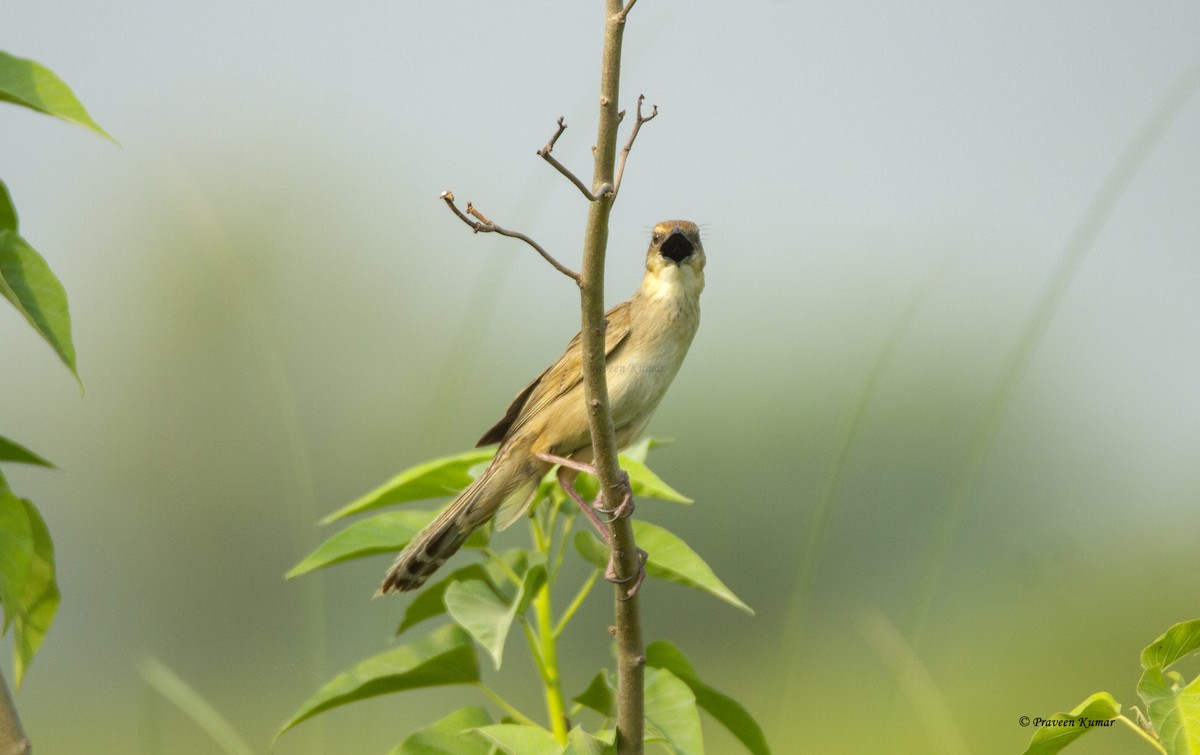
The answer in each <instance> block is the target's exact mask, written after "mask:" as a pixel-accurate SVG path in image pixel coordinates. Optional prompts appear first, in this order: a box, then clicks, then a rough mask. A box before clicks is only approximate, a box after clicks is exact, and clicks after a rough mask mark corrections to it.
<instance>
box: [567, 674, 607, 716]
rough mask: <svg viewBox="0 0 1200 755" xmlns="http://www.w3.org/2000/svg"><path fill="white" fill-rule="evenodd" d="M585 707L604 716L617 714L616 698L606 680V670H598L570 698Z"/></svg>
mask: <svg viewBox="0 0 1200 755" xmlns="http://www.w3.org/2000/svg"><path fill="white" fill-rule="evenodd" d="M571 701H572V702H576V703H579V704H580V705H582V706H584V707H585V708H591V709H592V710H594V711H596V712H597V713H599V714H600V715H602V716H604V717H605V718H612V717H614V716H616V715H617V699H616V694H615V691H614V690H613V688H612V685H611V684H610V683H609V681H608V672H607V671H600V672H599V673H598V674H596V675H595V676H594V677H592V683H591V684H589V685H588V686H587V689H585V690H584V691H583V692H580V693H579V694H578V695H576V696H575V697H572V698H571Z"/></svg>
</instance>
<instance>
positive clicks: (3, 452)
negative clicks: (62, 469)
mask: <svg viewBox="0 0 1200 755" xmlns="http://www.w3.org/2000/svg"><path fill="white" fill-rule="evenodd" d="M0 461H15V462H18V463H21V464H36V465H38V466H40V467H49V468H50V469H54V468H55V467H54V465H53V464H51V463H50V462H48V461H46V460H45V459H43V458H42V457H40V456H38V455H37V454H35V453H34V452H33V451H30V450H29V449H28V448H26V447H25V446H22V445H21V444H20V443H16V442H14V441H11V440H9V439H8V438H5V437H4V436H3V435H0Z"/></svg>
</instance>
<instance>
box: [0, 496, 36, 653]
mask: <svg viewBox="0 0 1200 755" xmlns="http://www.w3.org/2000/svg"><path fill="white" fill-rule="evenodd" d="M33 551H34V547H33V525H32V524H31V523H30V521H29V512H28V510H27V509H26V508H25V504H24V503H22V502H21V499H20V498H17V497H16V496H15V495H14V494H13V492H12V491H11V490H9V489H8V483H7V482H6V481H5V480H4V478H3V477H0V603H3V604H4V630H3V631H5V632H7V631H8V625H9V624H10V623H11V622H12V620H13V619H14V618H15V617H16V615H17V610H18V606H20V605H21V596H22V595H23V594H24V592H25V582H26V580H27V579H28V578H29V570H30V567H31V565H32V563H33Z"/></svg>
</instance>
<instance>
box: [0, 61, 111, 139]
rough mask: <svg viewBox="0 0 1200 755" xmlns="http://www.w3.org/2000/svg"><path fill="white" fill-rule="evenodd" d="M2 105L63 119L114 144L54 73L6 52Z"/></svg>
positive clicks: (0, 66) (0, 71)
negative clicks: (4, 103)
mask: <svg viewBox="0 0 1200 755" xmlns="http://www.w3.org/2000/svg"><path fill="white" fill-rule="evenodd" d="M0 102H11V103H12V104H14V105H21V106H24V107H27V108H29V109H30V110H36V111H38V112H39V113H45V114H46V115H52V116H54V117H55V118H61V119H62V120H64V121H67V122H68V123H74V124H77V125H79V126H83V127H84V128H87V129H91V130H92V131H94V132H96V133H97V134H100V135H101V136H103V137H104V138H105V139H109V140H112V137H111V136H109V135H108V133H107V132H106V131H105V130H104V129H102V128H100V125H99V124H98V123H96V122H95V121H93V120H92V117H91V116H90V115H88V113H87V110H85V109H84V107H83V104H82V103H81V102H80V101H79V100H78V99H76V98H75V94H74V93H73V92H72V91H71V88H70V87H69V86H67V85H66V84H65V83H64V82H63V80H62V79H60V78H58V76H56V75H55V74H54V72H53V71H51V70H50V69H49V68H46V67H45V66H44V65H42V64H41V63H37V62H35V61H32V60H28V59H26V58H18V57H17V56H15V55H9V54H8V53H6V52H3V51H0ZM114 141H115V140H114Z"/></svg>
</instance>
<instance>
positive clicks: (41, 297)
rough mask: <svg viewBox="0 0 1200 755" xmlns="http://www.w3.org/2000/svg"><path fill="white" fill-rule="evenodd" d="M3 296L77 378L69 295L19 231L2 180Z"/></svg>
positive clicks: (0, 267)
mask: <svg viewBox="0 0 1200 755" xmlns="http://www.w3.org/2000/svg"><path fill="white" fill-rule="evenodd" d="M0 296H3V297H4V298H5V299H8V301H9V302H10V303H11V304H12V305H13V306H14V307H16V309H17V311H18V312H20V313H21V314H22V315H23V316H24V317H25V319H26V320H28V321H29V324H30V325H31V326H33V329H34V330H35V331H37V333H38V335H40V336H41V337H42V339H43V340H45V341H46V343H48V344H50V347H51V348H52V349H54V353H56V354H58V358H59V359H61V360H62V362H63V364H65V365H66V366H67V369H69V370H70V371H71V374H72V375H74V376H75V379H76V380H78V379H79V373H78V372H77V371H76V368H75V344H74V343H73V342H72V341H71V316H70V314H68V312H67V292H66V290H64V289H63V286H62V283H60V282H59V280H58V278H57V277H55V275H54V273H53V272H51V271H50V266H49V265H47V264H46V260H45V259H43V258H42V255H40V254H38V253H37V250H35V249H34V248H33V247H32V246H30V245H29V242H27V241H26V240H25V239H24V238H22V237H21V235H20V234H19V233H18V232H17V211H16V208H15V207H13V204H12V199H11V198H10V197H9V195H8V187H7V186H5V185H4V183H3V182H2V181H0Z"/></svg>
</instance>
